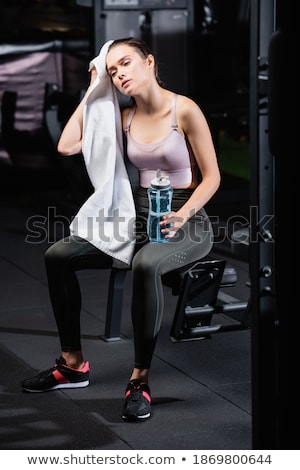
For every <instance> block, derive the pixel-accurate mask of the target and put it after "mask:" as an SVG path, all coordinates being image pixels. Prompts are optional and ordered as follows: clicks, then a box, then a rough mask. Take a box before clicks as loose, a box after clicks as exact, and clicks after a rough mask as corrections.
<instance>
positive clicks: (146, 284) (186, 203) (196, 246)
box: [22, 38, 220, 421]
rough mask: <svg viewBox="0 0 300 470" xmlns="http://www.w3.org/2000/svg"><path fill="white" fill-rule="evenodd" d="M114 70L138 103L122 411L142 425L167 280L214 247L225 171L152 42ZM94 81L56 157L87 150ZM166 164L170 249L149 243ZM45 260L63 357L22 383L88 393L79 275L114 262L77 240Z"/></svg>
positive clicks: (132, 147)
mask: <svg viewBox="0 0 300 470" xmlns="http://www.w3.org/2000/svg"><path fill="white" fill-rule="evenodd" d="M106 69H107V73H108V74H109V76H110V78H111V80H112V83H113V85H114V86H115V87H116V89H117V90H119V91H120V92H121V93H122V94H123V95H125V96H127V97H130V98H132V102H133V106H130V107H126V108H124V109H123V110H122V127H123V131H124V135H125V136H126V143H127V155H128V158H129V159H130V160H131V162H132V163H133V164H134V166H135V167H136V168H137V169H138V172H139V188H138V190H137V192H136V195H135V204H136V213H137V221H138V223H137V224H136V226H137V227H138V228H137V230H138V233H137V234H136V247H135V253H134V257H133V259H132V280H133V291H132V323H133V334H134V350H135V363H134V367H133V370H132V373H131V375H130V379H129V383H128V384H127V387H126V392H125V403H124V407H123V411H122V418H123V419H124V420H125V421H136V420H141V419H147V418H149V417H150V416H151V395H150V388H149V385H148V379H149V370H150V366H151V360H152V356H153V352H154V349H155V344H156V341H157V337H158V334H159V330H160V326H161V321H162V316H163V309H164V299H163V288H162V281H161V276H162V275H163V274H165V273H167V272H168V271H171V270H173V269H176V268H178V267H179V266H184V265H185V264H189V263H191V262H193V261H196V260H198V259H199V258H201V257H205V256H206V255H207V254H208V253H209V251H210V250H211V248H212V243H213V232H212V227H211V224H210V221H209V219H208V216H207V214H206V212H205V209H204V206H205V204H206V203H207V202H208V201H209V200H210V199H211V197H212V196H213V195H214V194H215V192H216V191H217V189H218V187H219V184H220V173H219V168H218V164H217V158H216V154H215V149H214V145H213V142H212V137H211V133H210V130H209V127H208V124H207V121H206V119H205V117H204V115H203V113H202V111H201V110H200V108H199V106H198V105H197V104H196V103H195V102H194V101H193V100H191V99H189V98H187V97H185V96H182V95H177V94H175V93H173V92H172V91H170V90H168V89H166V88H165V87H164V86H163V85H162V83H161V82H160V79H159V77H158V71H157V63H156V61H155V58H154V56H153V54H152V53H151V51H150V50H149V49H148V47H147V45H146V44H144V43H143V42H142V41H141V40H138V39H134V38H125V39H119V40H116V41H113V42H112V43H111V44H110V46H109V48H108V52H107V55H106ZM96 75H97V72H96V70H95V68H93V69H92V70H91V82H90V86H89V88H88V90H87V93H86V95H85V97H84V98H83V100H82V101H81V103H80V104H79V105H78V107H77V109H76V110H75V112H74V113H73V115H72V116H71V118H70V120H69V121H68V123H67V124H66V126H65V128H64V130H63V132H62V135H61V138H60V141H59V143H58V151H59V152H60V153H61V154H63V155H74V154H78V153H80V152H81V150H82V129H83V109H84V106H85V103H86V99H87V96H88V94H89V91H90V89H91V87H92V84H93V82H94V80H95V79H96ZM158 168H159V169H161V171H162V174H167V175H168V176H169V178H170V182H171V186H172V187H173V190H174V192H173V200H172V212H171V213H169V214H168V215H166V216H165V217H164V220H163V221H162V222H161V230H162V232H163V233H164V235H165V236H166V237H167V238H168V243H152V242H149V241H148V239H147V235H146V220H147V215H148V198H147V188H148V187H149V186H150V182H151V180H152V179H153V178H154V177H155V174H156V170H157V169H158ZM199 175H200V177H199ZM66 241H68V243H66ZM45 260H46V268H47V275H48V282H49V291H50V297H51V301H52V305H53V310H54V314H55V318H56V322H57V326H58V331H59V335H60V342H61V348H62V353H61V357H60V359H59V360H57V361H56V364H55V365H54V367H52V368H51V369H49V370H47V371H45V372H42V373H40V374H38V375H37V376H35V377H33V378H30V379H26V380H24V381H23V382H22V385H23V388H24V390H26V391H31V392H42V391H46V390H54V389H58V388H66V387H69V388H76V387H85V386H87V385H88V384H89V363H88V361H85V360H84V357H83V353H82V350H81V343H80V307H81V301H80V288H79V285H78V281H77V278H76V275H75V271H76V270H79V269H83V268H91V267H97V266H99V267H104V266H105V267H110V266H112V259H111V257H109V256H108V255H106V254H105V253H103V252H102V251H100V250H99V249H97V248H95V246H93V245H92V244H91V243H89V242H88V241H86V240H84V239H82V238H80V239H78V237H72V236H71V237H68V239H67V240H65V239H64V240H61V241H58V242H56V243H55V244H54V245H52V246H51V247H50V248H49V249H48V250H47V252H46V255H45Z"/></svg>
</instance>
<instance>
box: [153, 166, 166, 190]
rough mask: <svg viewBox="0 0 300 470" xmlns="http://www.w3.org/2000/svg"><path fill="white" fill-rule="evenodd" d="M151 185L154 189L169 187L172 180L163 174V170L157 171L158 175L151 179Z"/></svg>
mask: <svg viewBox="0 0 300 470" xmlns="http://www.w3.org/2000/svg"><path fill="white" fill-rule="evenodd" d="M151 186H152V188H154V189H167V188H169V187H170V180H169V177H168V176H162V175H161V170H157V171H156V177H155V178H154V179H153V180H151Z"/></svg>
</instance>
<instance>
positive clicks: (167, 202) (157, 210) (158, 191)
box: [147, 170, 173, 243]
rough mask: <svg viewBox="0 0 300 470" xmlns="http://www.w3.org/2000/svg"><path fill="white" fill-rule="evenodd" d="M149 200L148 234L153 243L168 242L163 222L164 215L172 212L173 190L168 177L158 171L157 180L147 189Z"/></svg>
mask: <svg viewBox="0 0 300 470" xmlns="http://www.w3.org/2000/svg"><path fill="white" fill-rule="evenodd" d="M147 192H148V199H149V213H148V221H147V233H148V237H149V240H150V241H151V242H160V243H162V242H168V241H169V239H168V238H165V234H163V233H162V232H161V228H162V227H161V226H160V225H159V223H160V222H161V220H162V218H163V216H164V215H166V214H168V213H169V212H171V203H172V196H173V189H172V188H171V186H170V180H169V177H168V176H162V175H161V171H160V170H157V172H156V178H154V179H153V180H152V181H151V186H150V188H148V189H147Z"/></svg>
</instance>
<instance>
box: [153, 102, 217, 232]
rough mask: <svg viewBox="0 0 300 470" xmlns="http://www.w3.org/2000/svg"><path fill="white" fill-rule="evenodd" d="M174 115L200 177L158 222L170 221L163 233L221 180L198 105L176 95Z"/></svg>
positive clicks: (176, 224)
mask: <svg viewBox="0 0 300 470" xmlns="http://www.w3.org/2000/svg"><path fill="white" fill-rule="evenodd" d="M177 115H178V124H179V127H180V128H181V129H182V131H183V132H184V134H185V136H186V138H187V140H188V141H189V143H190V145H191V148H192V150H193V154H194V156H195V159H196V162H197V165H198V167H199V169H200V173H201V176H202V179H201V182H200V183H199V185H198V186H197V187H196V189H195V190H194V192H193V194H192V195H191V197H190V198H189V199H188V201H187V202H186V203H185V204H184V205H183V206H182V207H181V208H180V209H179V210H178V211H177V212H176V214H175V213H174V212H173V213H171V214H169V215H168V216H167V217H166V220H165V221H164V222H163V223H162V225H164V224H168V223H171V224H172V228H171V229H170V230H168V229H165V233H166V232H167V231H171V232H174V231H176V230H178V229H179V228H180V227H181V226H182V225H183V224H184V223H185V222H186V221H187V220H188V219H189V218H190V217H192V216H193V215H194V214H195V213H196V212H198V211H199V210H200V209H201V208H202V207H204V206H205V204H206V203H207V202H208V201H209V200H210V199H211V198H212V196H213V195H214V194H215V192H216V191H217V189H218V188H219V186H220V181H221V177H220V170H219V165H218V161H217V156H216V152H215V148H214V144H213V141H212V136H211V132H210V129H209V126H208V123H207V121H206V118H205V116H204V114H203V113H202V111H201V109H200V108H199V106H198V105H197V104H196V103H195V102H194V101H192V100H191V99H189V98H187V97H184V96H180V97H178V112H177ZM172 217H173V219H172ZM170 236H172V234H171V235H170Z"/></svg>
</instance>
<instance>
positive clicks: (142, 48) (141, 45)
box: [108, 37, 164, 87]
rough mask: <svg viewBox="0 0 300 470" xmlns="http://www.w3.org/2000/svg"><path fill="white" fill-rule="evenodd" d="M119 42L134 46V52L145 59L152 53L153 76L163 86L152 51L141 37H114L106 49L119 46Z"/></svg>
mask: <svg viewBox="0 0 300 470" xmlns="http://www.w3.org/2000/svg"><path fill="white" fill-rule="evenodd" d="M121 44H125V45H126V46H130V47H132V48H134V49H135V50H136V52H137V53H138V54H140V56H141V57H143V58H145V59H146V58H147V57H148V55H149V54H151V55H153V57H154V60H155V68H154V72H155V78H156V80H157V83H158V84H159V85H160V86H162V87H163V86H164V83H163V82H162V80H161V79H160V77H159V73H158V64H157V62H156V59H155V56H154V54H153V52H151V50H150V48H149V47H148V45H147V44H146V43H145V42H144V41H143V40H142V39H137V38H133V37H128V38H121V39H115V40H114V42H112V43H111V45H110V46H109V48H108V50H110V49H112V48H113V47H116V46H120V45H121Z"/></svg>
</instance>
